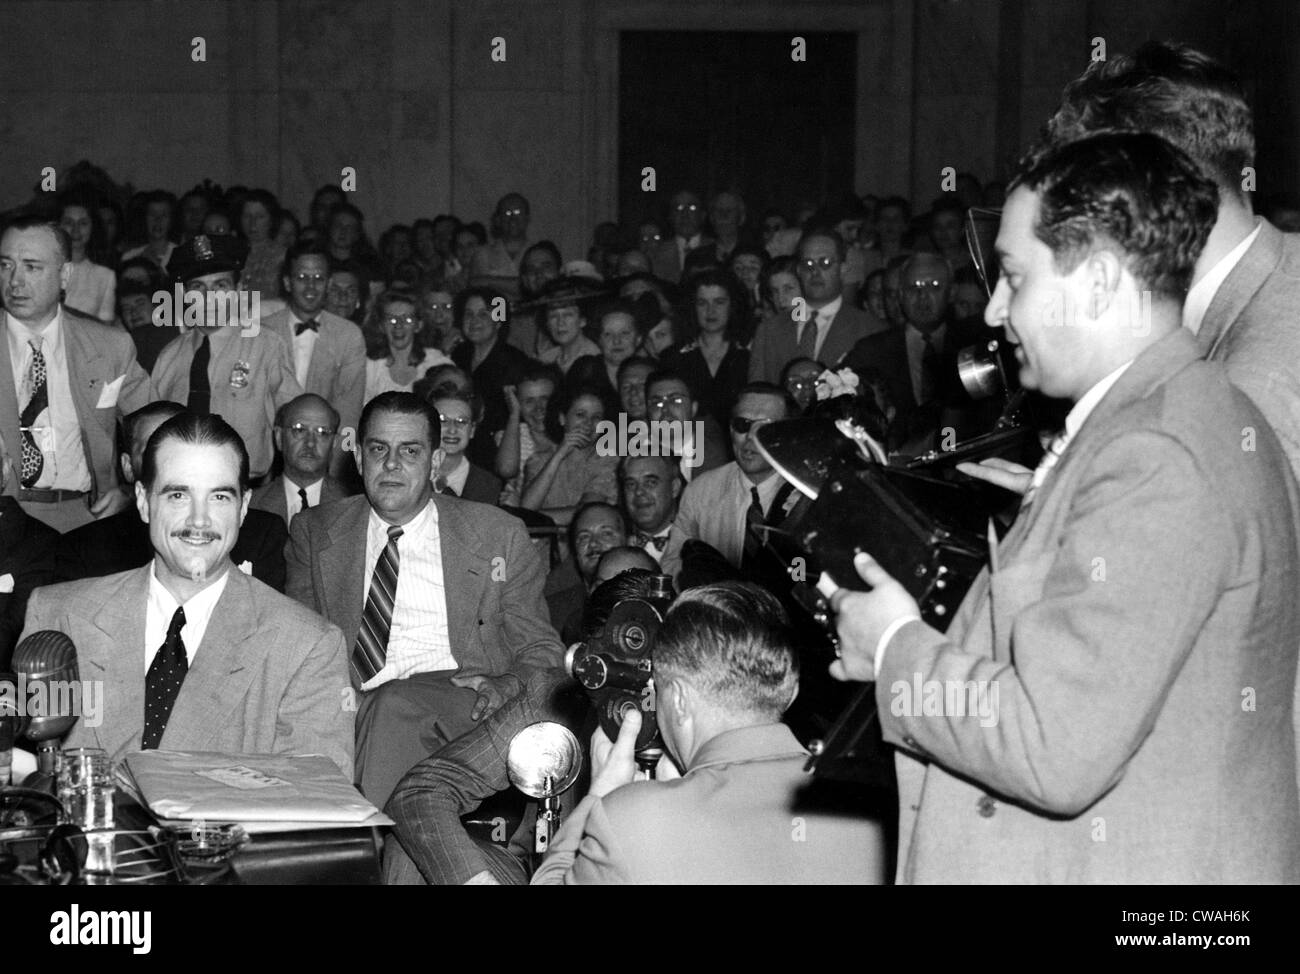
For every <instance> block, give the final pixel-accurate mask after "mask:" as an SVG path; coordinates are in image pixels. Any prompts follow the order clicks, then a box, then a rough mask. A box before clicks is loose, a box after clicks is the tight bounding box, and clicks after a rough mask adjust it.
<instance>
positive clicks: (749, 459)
mask: <svg viewBox="0 0 1300 974" xmlns="http://www.w3.org/2000/svg"><path fill="white" fill-rule="evenodd" d="M792 415H794V408H793V404H792V403H791V400H790V397H789V395H788V394H787V393H786V392H785V390H784V389H782V388H781V387H780V386H775V385H772V384H771V383H767V382H751V383H750V384H749V385H747V386H745V388H744V389H743V390H741V393H740V398H739V399H737V400H736V408H735V411H734V412H733V413H732V416H731V446H732V449H733V450H734V451H735V454H736V459H735V460H733V461H732V462H731V463H728V464H726V465H725V466H722V467H719V468H718V469H716V470H710V471H709V472H708V473H706V474H700V475H699V476H697V477H696V478H695V479H694V480H692V481H691V482H690V483H689V484H687V485H686V489H685V490H684V491H682V500H681V504H680V505H679V506H678V508H677V519H676V520H675V521H674V522H673V527H672V533H671V534H670V535H669V537H668V547H667V548H666V549H665V551H664V553H663V555H662V557H661V558H660V559H659V563H660V565H662V566H663V570H664V573H665V574H668V575H672V576H673V578H674V579H676V578H677V577H678V575H679V574H680V572H681V569H682V548H683V546H684V545H685V544H686V542H687V541H689V540H691V539H693V538H694V539H698V540H700V541H703V542H705V543H706V544H708V545H710V546H712V547H713V548H716V549H717V551H718V553H719V554H721V555H722V557H723V558H725V559H726V560H727V562H728V563H730V564H731V565H732V566H733V567H735V568H739V569H740V570H741V571H742V572H745V573H746V575H749V574H752V573H754V572H756V571H757V569H758V565H759V562H760V557H759V556H760V553H761V550H762V545H761V542H760V540H759V537H758V535H757V534H756V533H755V532H754V531H752V530H751V526H752V527H759V526H762V525H767V524H771V525H775V524H778V523H780V522H781V521H782V520H783V518H784V516H785V514H786V513H787V512H788V511H789V510H790V508H792V507H793V506H794V504H795V501H796V500H797V499H798V498H797V496H796V495H795V493H794V485H793V484H790V483H788V482H787V481H786V480H785V478H783V477H782V476H781V475H780V474H779V473H777V472H776V470H775V469H774V468H773V467H772V465H771V464H770V463H768V462H767V460H766V459H765V458H764V457H763V455H762V454H761V453H759V452H758V446H757V444H756V443H755V440H754V434H755V433H756V432H757V431H758V429H759V428H760V427H761V426H762V425H763V424H764V423H771V422H775V421H777V420H782V419H788V418H790V417H791V416H792Z"/></svg>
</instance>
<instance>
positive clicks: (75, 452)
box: [5, 308, 91, 491]
mask: <svg viewBox="0 0 1300 974" xmlns="http://www.w3.org/2000/svg"><path fill="white" fill-rule="evenodd" d="M5 326H6V327H5V332H6V333H7V335H6V337H7V340H8V342H9V361H10V363H11V364H12V366H13V379H14V390H15V391H16V392H17V393H18V402H17V404H16V405H17V407H18V413H19V414H20V415H21V413H22V407H23V403H25V402H26V401H27V399H28V397H29V396H30V394H31V393H30V383H29V381H28V380H29V379H30V377H31V376H30V372H31V367H32V356H33V355H34V354H35V353H34V352H33V351H32V346H31V344H30V342H32V341H35V340H36V339H37V338H38V337H39V338H40V348H41V354H42V355H43V356H44V357H45V392H46V396H47V397H48V399H49V407H48V408H47V409H46V410H45V412H44V413H42V414H41V415H40V416H38V417H37V419H36V424H35V426H34V428H33V430H32V437H33V439H35V440H36V445H37V446H38V447H39V448H40V450H41V452H42V453H43V454H44V455H45V466H44V468H43V469H42V470H41V476H40V479H38V480H37V481H36V483H35V485H34V486H35V487H37V488H39V489H40V490H82V491H89V490H90V487H91V480H90V467H88V466H87V465H86V454H85V451H84V450H83V449H82V444H81V420H79V419H78V418H77V407H76V404H75V403H74V401H73V399H72V382H71V377H70V375H69V372H68V355H67V345H66V344H65V343H64V341H63V309H62V308H60V309H59V310H58V311H56V312H55V314H54V320H53V321H51V322H50V323H49V324H48V325H46V326H45V330H44V331H43V332H39V333H38V332H34V331H32V330H30V329H29V328H28V327H27V326H26V325H24V324H23V323H22V322H20V321H19V320H18V319H17V318H15V317H14V316H13V315H11V314H8V313H6V314H5ZM8 450H9V455H10V457H12V459H13V464H14V476H15V477H18V476H19V475H20V474H21V472H22V445H21V444H20V443H12V444H9V445H8Z"/></svg>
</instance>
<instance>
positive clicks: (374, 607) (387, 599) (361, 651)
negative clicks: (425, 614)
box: [352, 527, 402, 683]
mask: <svg viewBox="0 0 1300 974" xmlns="http://www.w3.org/2000/svg"><path fill="white" fill-rule="evenodd" d="M401 536H402V529H401V528H399V527H390V528H389V529H388V544H386V545H385V546H384V550H383V551H381V552H380V553H379V558H378V559H377V560H376V561H375V573H374V575H372V576H371V577H370V594H369V595H367V596H366V608H365V612H363V613H362V615H361V631H360V632H358V633H357V644H356V646H355V647H353V650H352V665H353V667H355V668H356V671H357V673H358V674H360V676H361V682H362V683H365V682H366V681H367V680H369V679H371V678H372V677H373V676H374V675H375V674H376V673H378V672H379V671H380V670H382V669H383V668H384V660H385V659H386V658H387V656H388V634H389V631H390V630H391V629H392V626H393V603H394V601H396V599H397V569H398V552H397V539H398V538H400V537H401Z"/></svg>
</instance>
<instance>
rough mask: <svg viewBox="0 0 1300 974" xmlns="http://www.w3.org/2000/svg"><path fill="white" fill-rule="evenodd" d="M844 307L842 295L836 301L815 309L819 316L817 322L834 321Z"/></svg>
mask: <svg viewBox="0 0 1300 974" xmlns="http://www.w3.org/2000/svg"><path fill="white" fill-rule="evenodd" d="M842 307H844V295H842V294H841V295H840V296H839V297H837V298H836V299H835V300H834V301H827V302H826V303H825V304H823V305H822V306H821V307H820V308H816V309H814V311H815V312H816V314H817V320H818V321H819V322H820V321H827V320H830V319H833V318H834V317H835V316H836V315H837V314H839V313H840V308H842Z"/></svg>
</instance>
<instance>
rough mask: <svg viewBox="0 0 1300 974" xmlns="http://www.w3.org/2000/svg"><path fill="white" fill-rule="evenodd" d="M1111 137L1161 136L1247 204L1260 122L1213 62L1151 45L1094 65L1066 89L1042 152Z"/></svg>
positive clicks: (1234, 82)
mask: <svg viewBox="0 0 1300 974" xmlns="http://www.w3.org/2000/svg"><path fill="white" fill-rule="evenodd" d="M1109 129H1127V130H1130V131H1135V132H1154V133H1155V134H1156V135H1159V136H1162V137H1163V138H1165V139H1167V140H1169V141H1170V142H1172V143H1173V144H1174V145H1176V146H1178V148H1180V149H1182V150H1183V151H1184V152H1186V153H1187V154H1188V155H1189V156H1191V157H1192V159H1193V160H1195V162H1196V163H1197V165H1199V166H1200V167H1201V169H1202V170H1203V171H1204V172H1205V173H1206V175H1208V176H1209V177H1210V178H1211V179H1213V180H1214V181H1215V182H1216V183H1218V185H1219V188H1220V189H1223V190H1228V191H1230V192H1232V193H1233V194H1234V195H1236V196H1238V197H1244V192H1243V190H1242V178H1243V177H1242V169H1243V168H1244V167H1246V166H1250V165H1253V164H1254V160H1255V127H1254V120H1253V118H1252V116H1251V111H1250V106H1249V105H1248V104H1247V103H1246V97H1245V94H1244V93H1243V92H1242V88H1241V83H1240V81H1238V79H1237V76H1236V75H1235V74H1233V73H1232V72H1231V71H1230V70H1228V69H1227V68H1226V67H1224V66H1223V65H1222V64H1220V63H1219V62H1218V61H1215V60H1214V59H1213V58H1211V57H1209V56H1208V55H1205V54H1202V53H1201V52H1200V51H1197V50H1195V49H1194V48H1191V47H1188V46H1187V45H1185V44H1178V43H1171V42H1166V41H1148V42H1147V43H1146V44H1143V45H1142V46H1141V47H1140V48H1138V49H1137V51H1135V52H1134V53H1133V54H1131V55H1129V54H1119V55H1115V56H1113V57H1111V58H1110V59H1109V60H1106V61H1097V62H1094V63H1093V64H1091V65H1090V66H1089V67H1088V70H1087V71H1085V72H1084V73H1083V74H1082V75H1080V76H1079V77H1078V78H1076V79H1075V80H1073V81H1071V82H1070V83H1069V84H1068V85H1066V86H1065V92H1064V94H1063V95H1062V99H1061V106H1060V108H1058V109H1057V110H1056V113H1055V114H1054V115H1053V116H1052V117H1051V118H1050V119H1048V121H1047V124H1046V125H1045V126H1044V129H1043V132H1042V134H1041V136H1040V140H1039V143H1038V146H1037V148H1036V151H1038V152H1041V151H1044V150H1046V149H1049V148H1051V147H1052V146H1056V145H1060V144H1062V143H1064V142H1072V141H1074V140H1076V139H1078V138H1081V137H1082V136H1085V135H1088V134H1089V133H1092V132H1097V131H1101V130H1109Z"/></svg>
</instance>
